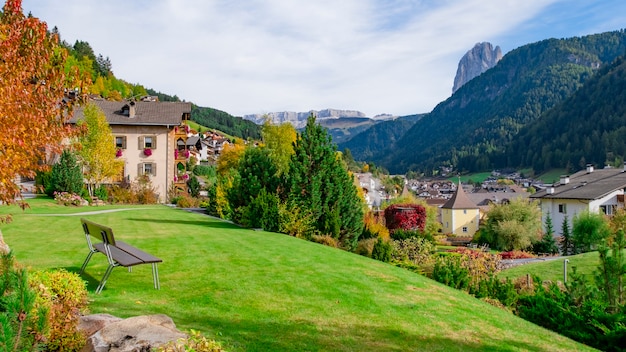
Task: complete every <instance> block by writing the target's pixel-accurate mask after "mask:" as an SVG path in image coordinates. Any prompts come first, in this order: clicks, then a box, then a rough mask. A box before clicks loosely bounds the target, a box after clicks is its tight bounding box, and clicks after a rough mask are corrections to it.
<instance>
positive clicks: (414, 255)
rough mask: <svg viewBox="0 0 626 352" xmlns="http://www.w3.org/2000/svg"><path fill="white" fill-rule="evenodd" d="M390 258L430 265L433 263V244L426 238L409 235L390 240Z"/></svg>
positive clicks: (418, 264)
mask: <svg viewBox="0 0 626 352" xmlns="http://www.w3.org/2000/svg"><path fill="white" fill-rule="evenodd" d="M392 246H393V255H392V259H393V260H394V261H396V262H410V263H412V264H414V265H417V266H430V265H432V264H433V263H434V260H435V257H434V255H433V253H434V252H435V246H434V245H433V244H432V243H431V242H430V241H428V240H426V239H424V238H418V237H409V238H406V239H403V240H399V241H392Z"/></svg>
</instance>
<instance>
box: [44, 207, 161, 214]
mask: <svg viewBox="0 0 626 352" xmlns="http://www.w3.org/2000/svg"><path fill="white" fill-rule="evenodd" d="M149 209H155V208H120V209H107V210H94V211H85V212H82V213H73V214H33V215H34V216H83V215H94V214H104V213H115V212H117V211H128V210H149Z"/></svg>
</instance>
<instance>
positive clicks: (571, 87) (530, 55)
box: [343, 30, 626, 175]
mask: <svg viewBox="0 0 626 352" xmlns="http://www.w3.org/2000/svg"><path fill="white" fill-rule="evenodd" d="M625 52H626V32H625V31H624V30H620V31H614V32H607V33H602V34H596V35H590V36H585V37H580V38H578V37H575V38H569V39H547V40H543V41H541V42H537V43H533V44H529V45H525V46H522V47H520V48H518V49H515V50H513V51H511V52H509V53H507V54H506V55H505V56H504V57H503V58H502V60H501V61H500V62H499V63H498V65H496V66H495V67H494V68H492V69H490V70H488V71H486V72H485V73H483V74H482V75H480V76H479V77H477V78H475V79H473V80H471V81H470V82H468V83H467V84H465V85H464V86H463V87H461V88H460V89H459V90H458V91H457V92H456V93H455V94H453V95H452V96H451V97H450V98H448V99H447V100H446V101H444V102H442V103H440V104H439V105H437V106H436V107H435V109H434V110H433V111H432V112H430V113H429V114H427V115H426V116H425V117H424V118H422V119H421V120H420V121H418V122H417V123H415V124H414V125H413V127H412V128H411V129H410V130H409V131H408V132H407V133H405V134H404V135H402V137H400V138H399V139H398V140H397V142H395V143H393V139H390V138H389V137H386V136H376V135H371V134H370V135H365V134H362V135H359V136H357V137H355V138H354V139H353V140H351V141H350V142H348V143H345V144H344V145H343V146H346V147H348V148H350V149H351V151H352V153H353V155H354V157H355V159H358V160H366V159H369V160H371V161H374V162H375V163H376V164H378V165H382V166H384V167H386V168H387V169H388V170H389V171H390V172H392V173H404V172H407V171H409V170H413V171H419V172H423V173H424V174H426V175H430V174H436V173H437V171H438V169H439V167H440V166H444V165H445V166H453V167H456V168H458V169H459V170H460V171H480V170H489V169H492V168H495V167H506V166H515V165H507V162H508V161H509V159H508V158H505V157H503V155H502V152H503V151H504V150H505V148H506V146H507V145H508V143H510V142H512V141H513V140H514V138H515V136H517V134H518V133H519V132H520V131H521V130H522V129H523V128H524V127H525V126H527V125H529V124H534V123H535V122H536V121H537V120H538V119H539V118H540V116H542V114H543V113H545V112H546V111H548V110H550V109H551V108H552V107H554V106H556V105H558V104H559V103H560V102H562V101H563V100H565V99H566V98H568V97H569V96H570V95H572V94H573V93H574V92H575V91H576V90H578V89H579V88H580V87H581V86H582V85H583V84H584V83H585V82H586V81H587V80H589V79H590V78H591V77H593V76H594V72H595V71H597V70H598V68H599V67H602V66H603V65H606V64H609V63H611V62H612V61H613V60H615V58H617V57H618V56H620V55H623V54H624V53H625ZM399 129H400V128H399ZM365 136H367V137H365ZM382 139H384V140H386V142H387V143H386V148H382V149H379V147H378V146H380V145H382V144H383V143H381V140H382ZM359 143H361V144H359ZM374 144H376V145H377V147H374V146H373V145H374ZM508 150H512V149H508ZM370 154H371V157H370ZM511 161H512V160H511ZM520 163H521V161H520ZM544 164H545V163H544Z"/></svg>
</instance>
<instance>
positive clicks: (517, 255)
mask: <svg viewBox="0 0 626 352" xmlns="http://www.w3.org/2000/svg"><path fill="white" fill-rule="evenodd" d="M500 256H501V257H502V259H526V258H535V257H536V255H534V254H532V253H528V252H523V251H509V252H501V253H500Z"/></svg>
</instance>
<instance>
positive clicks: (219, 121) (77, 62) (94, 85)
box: [53, 27, 261, 139]
mask: <svg viewBox="0 0 626 352" xmlns="http://www.w3.org/2000/svg"><path fill="white" fill-rule="evenodd" d="M53 32H56V33H57V34H58V29H56V27H55V29H53ZM61 45H62V46H63V47H65V48H66V49H67V50H68V53H69V56H68V60H67V67H68V69H77V70H78V71H79V72H81V76H82V77H83V79H84V81H85V84H86V86H88V87H89V93H90V94H94V95H100V96H102V97H103V98H105V99H108V100H118V101H119V100H123V99H138V98H140V97H141V96H145V95H151V96H156V97H158V99H159V101H181V99H180V98H178V97H177V96H176V95H173V96H172V95H169V94H166V93H162V92H157V91H155V90H153V89H150V88H148V89H146V88H144V87H143V86H142V85H141V84H131V83H128V82H126V81H124V80H122V79H118V78H116V77H115V75H114V74H113V71H112V69H113V65H112V63H111V61H110V60H109V58H108V57H106V58H105V57H104V56H103V55H102V54H99V55H98V56H96V55H95V53H94V51H93V49H92V48H91V46H90V45H89V43H88V42H84V41H78V40H77V41H76V42H75V43H74V45H70V44H68V43H67V42H61ZM191 120H192V121H195V122H197V123H199V124H201V125H203V126H206V127H208V128H211V129H216V130H219V131H222V132H224V133H226V134H229V135H231V136H235V137H240V138H243V139H248V138H252V139H260V138H261V127H260V126H258V125H255V124H254V123H253V122H251V121H247V120H244V119H243V118H241V117H237V116H233V115H230V114H228V113H226V112H223V111H220V110H216V109H213V108H209V107H201V106H197V105H195V104H194V105H193V107H192V111H191Z"/></svg>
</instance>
